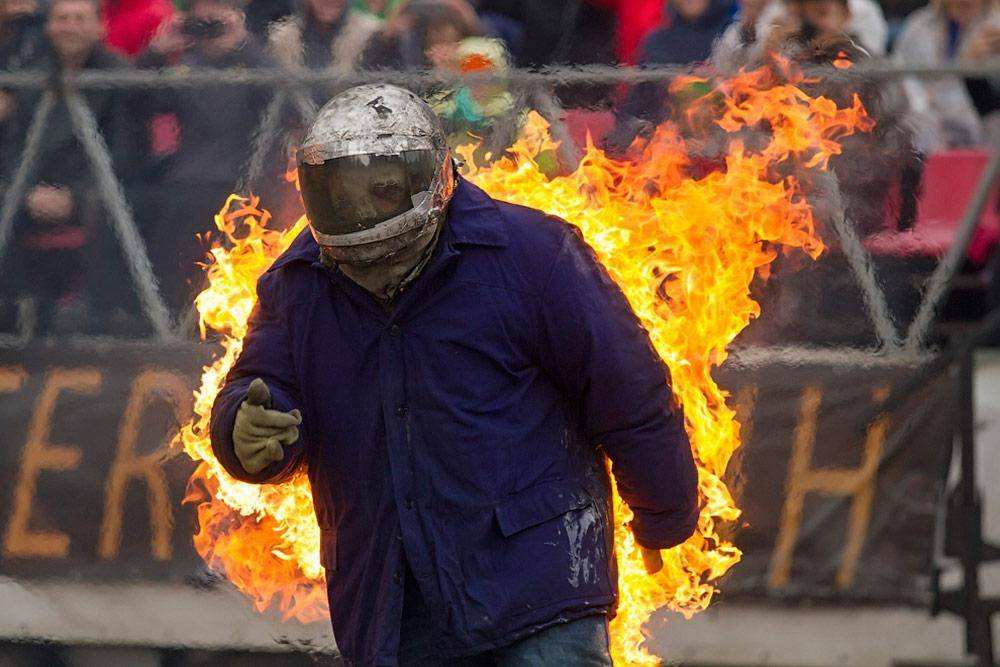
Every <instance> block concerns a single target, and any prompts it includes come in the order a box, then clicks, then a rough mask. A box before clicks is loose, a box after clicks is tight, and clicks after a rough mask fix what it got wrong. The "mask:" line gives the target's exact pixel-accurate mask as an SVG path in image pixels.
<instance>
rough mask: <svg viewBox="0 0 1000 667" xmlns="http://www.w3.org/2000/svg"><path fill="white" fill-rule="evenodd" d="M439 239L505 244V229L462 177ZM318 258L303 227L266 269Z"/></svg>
mask: <svg viewBox="0 0 1000 667" xmlns="http://www.w3.org/2000/svg"><path fill="white" fill-rule="evenodd" d="M438 242H439V243H441V242H447V243H450V244H451V245H453V246H455V247H459V246H477V245H478V246H486V247H492V248H503V247H505V246H506V245H507V230H506V229H504V227H503V221H502V220H501V218H500V210H499V209H498V208H497V205H496V202H494V201H493V199H491V198H490V196H489V195H488V194H486V193H485V192H483V191H482V190H481V189H479V188H478V187H476V186H475V185H473V184H472V183H470V182H469V181H467V180H465V179H464V178H461V177H459V178H458V179H456V185H455V194H454V196H453V197H452V198H451V202H450V203H449V205H448V217H447V219H446V222H445V228H444V230H443V233H442V235H441V239H440V240H439V241H438ZM318 260H319V246H318V245H317V244H316V241H315V239H313V237H312V233H310V231H309V229H308V228H306V229H304V230H302V233H300V234H299V235H298V236H297V237H296V238H295V240H294V241H292V245H290V246H289V247H288V250H286V251H285V252H284V253H282V255H281V256H280V257H278V259H276V260H275V261H274V264H272V265H271V268H269V269H268V271H274V270H275V269H280V268H281V267H283V266H286V265H288V264H290V263H292V262H308V263H310V264H311V263H313V262H317V261H318Z"/></svg>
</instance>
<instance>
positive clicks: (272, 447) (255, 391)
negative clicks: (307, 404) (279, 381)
mask: <svg viewBox="0 0 1000 667" xmlns="http://www.w3.org/2000/svg"><path fill="white" fill-rule="evenodd" d="M270 408H271V392H270V390H269V389H268V388H267V384H266V383H265V382H264V381H263V380H261V379H260V378H257V379H255V380H254V381H253V382H251V383H250V388H249V389H247V397H246V400H244V401H243V403H242V404H241V405H240V407H239V410H237V411H236V424H235V425H234V426H233V449H235V451H236V458H237V459H239V462H240V465H242V466H243V469H244V470H246V471H247V472H248V473H250V474H251V475H256V474H257V473H259V472H260V471H261V470H263V469H264V468H266V467H267V466H269V465H271V464H272V463H274V462H275V461H280V460H281V459H283V458H285V450H284V449H282V446H285V447H287V446H288V445H291V444H292V443H294V442H295V441H296V440H298V439H299V429H298V426H299V424H301V423H302V414H301V413H300V412H299V411H298V410H292V411H291V412H281V411H280V410H271V409H270Z"/></svg>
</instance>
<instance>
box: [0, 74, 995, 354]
mask: <svg viewBox="0 0 1000 667" xmlns="http://www.w3.org/2000/svg"><path fill="white" fill-rule="evenodd" d="M802 69H803V73H804V74H805V75H806V76H807V77H816V78H822V77H823V76H826V75H831V76H833V75H836V74H838V73H840V70H837V69H835V68H833V67H830V66H814V67H804V68H802ZM692 71H694V70H693V68H692V67H690V66H681V67H674V66H670V67H648V68H621V67H610V66H583V67H551V68H544V69H540V70H523V69H513V70H510V71H507V72H503V73H496V72H472V73H463V74H460V75H443V74H441V73H438V72H412V71H392V70H367V71H366V70H361V71H355V72H351V73H346V74H345V73H343V72H340V71H332V70H320V71H307V70H301V69H299V70H294V71H290V70H287V69H278V68H260V69H238V70H235V69H234V70H216V69H206V70H191V69H164V70H103V71H83V72H75V73H69V72H63V73H60V74H55V75H54V74H52V73H50V72H33V71H23V72H2V73H0V87H2V88H7V89H28V90H32V89H41V90H44V91H45V93H44V94H43V95H42V97H41V101H40V102H39V103H38V106H37V107H36V109H35V113H34V117H33V120H32V124H31V127H30V129H29V131H28V134H27V138H26V141H25V145H24V149H23V151H22V154H21V159H20V162H19V164H18V167H17V169H16V171H15V173H14V176H13V178H12V180H11V182H10V184H9V187H8V189H7V191H6V193H5V196H4V198H3V203H2V206H0V262H2V261H3V257H4V253H5V251H6V247H7V246H8V245H9V243H10V237H11V230H12V226H13V220H14V216H15V214H16V211H17V210H18V207H19V204H20V202H21V200H22V199H23V197H24V193H25V190H26V187H27V183H28V182H29V181H30V178H31V175H32V172H33V169H34V165H35V162H36V160H37V158H38V154H39V151H40V149H41V144H42V139H43V138H44V131H45V127H46V123H47V121H48V118H49V116H50V114H51V111H52V109H53V107H54V105H55V103H56V102H57V100H58V99H59V98H60V97H61V98H62V99H63V100H64V101H65V103H66V104H67V108H68V109H69V111H70V115H71V119H72V122H73V125H74V131H75V132H76V135H77V137H78V139H79V140H80V142H81V144H82V145H83V146H84V150H85V151H86V153H87V156H88V159H89V161H90V164H91V168H92V169H93V170H94V172H95V175H96V176H97V184H98V188H99V190H100V194H101V196H102V198H103V200H104V201H105V203H106V205H107V206H108V210H109V213H110V217H111V221H112V224H113V226H114V231H115V233H116V235H117V237H118V239H119V242H120V244H121V245H122V249H123V252H124V254H125V256H126V260H127V262H128V266H129V271H130V275H131V278H132V280H133V282H134V284H135V287H136V291H137V293H138V295H139V298H140V301H141V304H142V308H143V312H144V314H145V315H146V317H147V319H148V320H149V321H150V323H151V324H152V326H153V329H154V331H155V332H156V335H157V337H158V338H159V340H160V341H162V342H168V341H172V340H173V339H175V338H176V336H177V333H178V332H180V330H181V329H177V330H174V329H173V328H172V324H171V318H170V315H169V312H168V310H167V308H166V306H165V305H164V302H163V299H162V297H161V295H160V293H159V289H158V286H157V281H156V277H155V275H154V274H153V272H152V268H151V265H150V262H149V258H148V255H147V253H146V249H145V244H144V242H143V240H142V237H141V236H140V235H139V232H138V230H137V228H136V225H135V221H134V219H133V216H132V211H131V207H130V206H129V203H128V201H127V199H126V197H125V192H124V189H123V188H122V186H121V183H120V181H119V180H118V178H117V177H116V175H115V174H114V172H113V170H112V167H111V164H112V161H111V157H110V154H109V152H108V148H107V145H106V142H105V141H104V139H103V138H102V137H101V136H100V132H99V131H98V128H97V126H96V123H95V122H94V118H93V115H92V113H91V112H90V110H89V109H88V107H87V105H86V102H85V100H84V98H83V97H82V96H81V95H80V94H79V91H81V90H106V89H156V90H163V89H180V88H217V87H220V86H249V85H254V86H262V87H269V88H271V89H272V91H273V97H272V99H271V101H270V104H269V105H268V107H267V109H266V111H265V112H264V113H263V114H262V116H261V119H260V122H259V125H258V129H257V131H256V132H255V134H254V140H253V150H252V152H251V157H250V161H249V163H248V164H247V166H246V167H247V168H246V170H245V172H244V174H243V176H242V177H241V179H240V181H239V182H238V183H237V185H238V186H239V187H241V188H243V189H246V188H248V187H253V185H254V184H255V183H256V182H257V181H258V180H259V178H260V177H261V174H262V173H263V170H264V159H265V156H266V154H267V152H268V151H269V150H270V148H271V147H272V146H273V145H274V144H275V142H276V141H277V140H278V138H279V136H280V134H281V133H282V132H283V127H282V123H281V121H282V113H283V110H284V108H285V105H286V104H287V103H289V102H291V103H292V105H293V106H294V107H295V108H296V110H297V111H298V113H299V114H300V116H301V118H302V119H303V120H304V121H306V122H308V121H310V120H311V119H312V118H313V117H314V116H315V113H316V105H315V103H314V102H313V101H312V99H311V97H310V95H309V94H308V92H307V91H308V90H309V89H310V88H315V87H317V86H329V87H333V86H335V87H345V86H350V85H354V84H360V83H373V82H384V83H392V84H398V85H404V86H411V87H412V86H421V85H459V84H466V85H468V84H475V83H495V84H502V85H506V86H510V87H512V88H514V89H518V90H523V91H526V93H527V94H526V95H525V94H522V95H521V99H523V100H528V101H530V103H531V104H532V105H533V106H534V107H535V108H536V109H537V110H538V111H539V112H540V113H541V114H542V115H543V116H544V117H545V118H546V120H548V121H549V122H550V124H551V127H552V132H553V135H554V138H555V139H557V140H558V141H559V142H560V157H561V158H562V160H563V161H564V162H565V163H566V164H571V165H575V164H576V163H577V162H578V161H579V159H580V157H581V155H582V153H581V149H580V147H579V146H577V145H576V144H575V143H574V142H573V140H572V138H571V135H570V133H569V131H568V129H567V128H566V126H565V125H564V124H563V122H562V116H563V111H564V110H563V109H562V107H561V106H560V104H559V101H558V100H557V99H556V97H555V95H553V94H552V89H553V88H555V87H558V86H570V85H585V84H586V85H614V84H619V85H633V84H638V83H645V82H657V81H666V80H670V79H672V78H674V77H677V76H679V75H688V74H691V73H692ZM853 72H854V73H855V74H856V75H857V76H860V77H867V78H873V79H897V78H901V77H908V76H912V77H921V78H940V77H955V76H957V77H968V78H990V77H996V76H997V74H998V73H1000V59H996V60H992V61H989V62H985V63H979V64H974V65H970V64H967V63H963V64H949V65H941V66H930V67H929V66H899V65H895V64H891V63H887V62H881V61H866V62H861V63H857V64H856V65H855V66H854V69H853ZM992 150H993V155H992V157H991V160H990V163H989V166H988V168H987V169H986V170H985V172H984V173H983V174H982V177H981V179H980V182H979V184H978V186H977V188H976V193H975V195H974V197H973V200H972V201H971V202H970V203H969V206H968V207H967V210H966V213H965V215H964V216H963V218H962V221H961V224H960V226H959V229H958V230H957V231H956V235H955V241H954V243H953V244H952V246H951V248H950V249H949V252H948V254H947V255H946V257H945V258H944V260H943V261H941V262H940V264H939V265H938V267H937V268H936V270H935V272H934V273H933V275H932V277H931V279H930V281H929V283H928V288H927V289H926V290H925V292H924V295H923V298H922V300H921V304H920V306H919V308H918V311H917V316H916V317H915V318H914V321H913V322H912V323H911V325H910V328H909V331H908V332H907V337H906V341H905V348H906V349H907V351H906V352H904V351H903V350H902V349H901V344H900V340H899V333H898V331H897V330H896V326H895V324H894V323H893V322H892V318H891V316H890V314H889V308H888V302H887V300H886V296H885V292H884V290H883V288H882V287H881V286H880V285H879V284H878V281H877V280H876V277H875V273H874V269H873V263H872V258H871V255H870V253H869V252H868V251H867V249H865V247H864V245H863V244H862V243H861V241H860V239H859V237H858V236H857V234H856V232H855V231H854V229H853V227H852V225H851V224H850V221H848V220H847V219H846V217H844V216H835V219H834V220H833V227H834V230H835V232H836V233H837V235H838V237H839V239H840V241H841V246H842V248H843V249H844V252H845V255H846V257H847V260H848V265H849V266H850V268H851V271H852V273H853V274H854V278H855V281H856V282H857V284H858V286H859V288H860V289H861V291H862V294H863V297H864V302H865V305H866V308H867V311H868V317H869V319H870V321H871V323H872V325H873V326H874V328H875V331H876V334H877V336H878V338H879V340H880V341H881V343H882V346H883V347H882V349H881V350H879V351H878V352H877V354H878V355H879V356H882V357H885V356H887V353H888V355H890V356H891V355H892V354H900V355H902V356H905V357H907V358H910V357H911V356H912V353H913V352H914V350H917V349H919V348H921V347H923V346H924V345H925V343H926V340H927V336H928V333H929V331H930V330H931V328H932V327H933V325H934V323H935V322H936V317H937V313H938V311H939V309H940V305H941V303H942V301H943V299H944V298H945V296H947V294H948V292H949V289H950V286H951V285H952V283H953V280H954V276H955V274H956V273H957V271H958V270H959V268H960V265H961V258H962V257H964V254H965V251H966V249H967V247H968V243H969V241H970V240H971V238H972V234H973V232H974V230H975V228H976V226H977V224H978V221H979V217H980V214H981V212H982V210H983V207H984V206H985V204H986V201H987V199H988V195H989V193H990V191H991V187H992V185H993V183H994V182H995V181H996V179H997V175H998V172H1000V147H998V146H996V145H994V146H993V147H992ZM837 190H838V188H834V191H835V193H834V194H836V195H837V197H838V198H839V194H838V193H837V192H836V191H837ZM188 315H190V313H189V314H188ZM189 319H190V318H189V317H181V328H186V327H185V326H184V325H185V323H186V322H187V321H188V320H189ZM7 339H13V340H16V341H17V343H18V344H22V343H23V340H22V339H23V336H16V337H7V338H6V339H0V344H3V343H4V341H5V340H7ZM835 356H836V355H835ZM841 356H843V359H842V360H843V361H845V362H846V361H847V358H848V357H851V358H853V357H854V356H856V355H846V356H845V355H841ZM848 363H849V364H850V365H853V364H854V363H855V362H848Z"/></svg>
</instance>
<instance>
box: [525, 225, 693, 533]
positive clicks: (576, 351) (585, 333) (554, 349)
mask: <svg viewBox="0 0 1000 667" xmlns="http://www.w3.org/2000/svg"><path fill="white" fill-rule="evenodd" d="M569 230H572V231H569ZM541 309H542V315H541V318H542V322H543V325H542V329H543V338H544V340H543V345H542V348H541V356H542V359H543V366H545V367H546V368H547V371H548V372H549V373H550V374H551V376H552V377H553V379H554V380H555V381H556V383H557V384H558V385H559V386H560V388H561V389H562V390H563V391H564V392H566V394H567V398H568V399H569V401H570V404H571V405H576V406H578V409H579V411H580V412H579V420H580V423H582V424H583V426H584V429H585V431H586V435H587V437H588V438H589V439H590V441H591V442H592V443H593V444H594V445H602V446H603V447H604V450H605V451H606V452H607V454H608V457H609V458H610V459H611V464H612V473H613V474H614V476H615V480H616V481H617V483H618V492H619V493H620V494H621V496H622V498H623V499H624V500H625V502H627V503H628V505H629V507H630V508H631V509H632V512H633V514H634V515H635V518H634V520H633V522H632V532H633V534H634V535H635V539H636V541H637V542H638V543H639V544H640V545H642V546H644V547H647V548H650V549H665V548H668V547H672V546H675V545H677V544H680V543H681V542H683V541H684V540H686V539H687V538H688V537H689V536H690V535H691V534H692V533H693V532H694V528H695V525H696V523H697V520H698V490H697V479H698V477H697V470H696V468H695V465H694V458H693V456H692V453H691V446H690V444H689V442H688V438H687V434H686V432H685V430H684V417H683V414H682V412H681V409H680V407H679V406H678V404H677V401H676V400H675V399H674V397H673V392H672V391H671V388H670V373H669V371H668V369H667V367H666V365H665V364H664V363H663V361H662V360H661V359H660V357H659V355H658V354H657V353H656V351H655V350H654V349H653V346H652V343H651V342H650V340H649V336H648V334H647V332H646V330H645V329H643V328H642V325H641V324H640V323H639V320H638V318H637V317H636V316H635V314H634V313H633V312H632V309H631V307H630V306H629V304H628V301H627V300H626V298H625V296H624V294H622V292H621V290H620V289H619V288H618V286H617V285H616V284H615V283H614V282H613V281H612V279H611V278H610V276H609V275H608V274H607V272H606V271H605V269H604V267H603V266H601V264H600V262H599V261H598V259H597V257H596V255H595V254H594V251H593V250H592V249H591V248H590V247H589V246H588V245H587V244H586V243H585V242H584V241H583V239H582V237H581V235H580V233H579V231H578V230H576V229H575V228H568V231H567V232H566V235H565V237H564V239H563V242H562V247H561V249H560V250H559V253H558V255H557V257H556V260H555V261H554V263H553V267H552V273H551V275H550V276H549V278H548V279H547V284H546V286H545V289H544V292H543V296H542V299H541Z"/></svg>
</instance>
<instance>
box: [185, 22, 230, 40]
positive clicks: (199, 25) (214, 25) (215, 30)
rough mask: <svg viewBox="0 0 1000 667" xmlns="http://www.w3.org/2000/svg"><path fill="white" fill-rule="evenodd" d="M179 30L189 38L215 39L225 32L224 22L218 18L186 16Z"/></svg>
mask: <svg viewBox="0 0 1000 667" xmlns="http://www.w3.org/2000/svg"><path fill="white" fill-rule="evenodd" d="M181 32H182V33H184V34H185V35H187V36H188V37H190V38H191V39H197V40H209V39H215V38H216V37H221V36H222V35H223V34H225V32H226V24H225V23H224V22H223V21H220V20H218V19H198V18H187V19H184V23H183V24H181Z"/></svg>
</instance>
